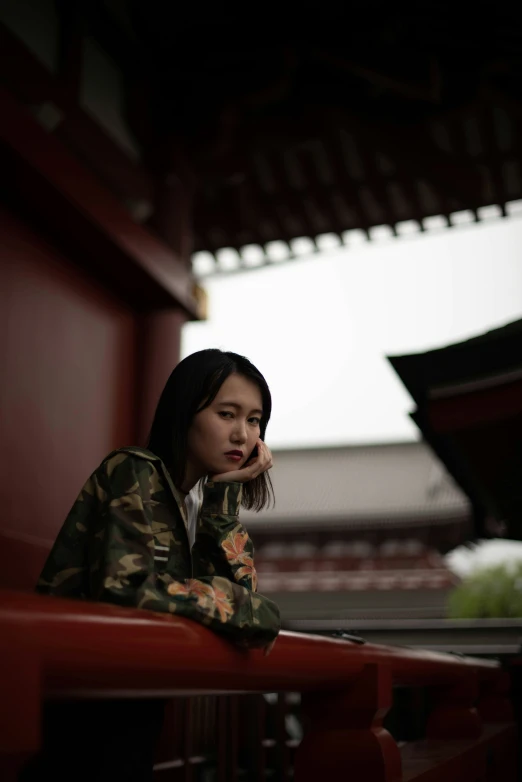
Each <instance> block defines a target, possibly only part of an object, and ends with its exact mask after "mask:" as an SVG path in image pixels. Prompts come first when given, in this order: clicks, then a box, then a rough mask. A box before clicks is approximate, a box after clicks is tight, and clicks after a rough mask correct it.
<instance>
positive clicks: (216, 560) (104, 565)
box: [36, 448, 280, 646]
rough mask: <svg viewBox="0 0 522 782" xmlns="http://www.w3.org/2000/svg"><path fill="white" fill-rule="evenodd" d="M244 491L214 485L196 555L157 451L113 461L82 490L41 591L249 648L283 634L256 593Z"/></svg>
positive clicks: (207, 489) (116, 456)
mask: <svg viewBox="0 0 522 782" xmlns="http://www.w3.org/2000/svg"><path fill="white" fill-rule="evenodd" d="M241 493H242V485H241V484H240V483H225V482H223V483H221V482H215V483H214V482H212V481H208V482H207V483H206V484H205V486H204V489H203V502H202V506H201V511H200V514H199V518H198V527H197V531H196V540H195V543H194V545H193V547H192V551H191V550H190V545H189V540H188V533H187V517H186V512H185V504H184V498H183V495H182V494H181V493H180V492H179V491H178V490H177V488H176V486H175V485H174V483H173V482H172V479H171V477H170V475H169V473H168V470H167V469H166V467H165V465H164V464H163V462H162V461H161V460H160V459H159V458H158V457H157V456H155V455H154V454H153V453H151V452H150V451H145V450H143V449H141V448H122V449H120V450H118V451H113V453H111V454H109V456H108V457H107V458H106V459H105V460H104V461H103V462H102V464H101V465H100V467H98V469H97V470H95V472H94V473H93V474H92V475H91V477H90V478H89V480H88V481H87V483H86V484H85V485H84V487H83V488H82V490H81V492H80V494H79V496H78V499H77V500H76V502H75V503H74V505H73V507H72V509H71V511H70V513H69V515H68V516H67V518H66V520H65V523H64V525H63V527H62V529H61V530H60V532H59V534H58V537H57V539H56V542H55V544H54V546H53V548H52V550H51V553H50V554H49V557H48V559H47V562H46V564H45V566H44V568H43V571H42V573H41V575H40V578H39V580H38V584H37V587H36V589H37V591H38V592H41V593H43V594H52V595H60V596H63V597H76V598H81V599H85V600H98V601H103V602H108V603H116V604H118V605H122V606H134V607H137V608H147V609H150V610H152V611H162V612H165V613H171V614H177V615H179V616H184V617H188V618H190V619H194V620H196V621H198V622H201V623H202V624H204V625H207V626H208V627H209V628H211V629H212V630H215V631H216V632H217V633H220V634H222V635H225V636H228V637H229V638H231V639H233V640H235V641H236V642H237V643H240V644H244V645H247V646H264V645H266V644H267V643H268V642H269V641H271V640H272V639H273V638H275V637H276V636H277V634H278V632H279V628H280V619H279V611H278V609H277V606H276V605H275V604H274V603H273V602H272V601H271V600H268V598H266V597H264V596H263V595H260V594H258V593H257V592H256V587H257V578H256V572H255V569H254V562H253V553H254V550H253V545H252V542H251V540H250V538H249V536H248V534H247V532H246V531H245V529H244V528H243V527H242V526H241V524H240V523H239V521H238V512H239V507H240V504H241Z"/></svg>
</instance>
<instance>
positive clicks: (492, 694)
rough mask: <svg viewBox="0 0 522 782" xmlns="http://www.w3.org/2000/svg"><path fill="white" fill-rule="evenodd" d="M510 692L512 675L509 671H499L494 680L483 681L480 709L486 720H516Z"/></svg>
mask: <svg viewBox="0 0 522 782" xmlns="http://www.w3.org/2000/svg"><path fill="white" fill-rule="evenodd" d="M510 693H511V676H510V675H509V672H508V671H499V673H498V676H496V677H495V678H494V679H493V680H490V679H489V680H487V681H485V682H482V684H481V685H480V699H479V702H478V711H479V714H480V716H481V717H482V719H483V721H484V722H494V723H495V722H514V721H515V715H514V710H513V704H512V703H511V698H510Z"/></svg>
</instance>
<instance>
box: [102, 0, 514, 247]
mask: <svg viewBox="0 0 522 782" xmlns="http://www.w3.org/2000/svg"><path fill="white" fill-rule="evenodd" d="M87 6H88V7H89V9H90V11H89V14H90V24H91V26H92V30H93V32H94V34H95V35H96V37H97V38H98V40H99V41H100V43H101V44H102V45H103V46H104V48H105V49H107V50H108V52H109V53H110V54H111V56H112V57H113V58H114V59H116V60H117V61H118V62H119V63H120V65H121V67H122V69H123V71H124V73H125V75H126V84H127V117H128V122H129V124H130V126H131V127H132V130H133V133H134V135H135V137H136V138H137V139H138V140H139V142H140V144H141V146H142V149H143V150H144V160H145V162H146V163H147V165H150V166H152V167H153V168H154V167H156V169H158V168H161V167H162V166H163V165H165V166H168V165H169V162H172V160H177V161H180V160H181V161H182V162H183V170H184V176H188V177H189V178H190V181H191V186H193V187H194V192H195V205H194V211H193V220H194V224H193V227H194V243H195V244H194V249H195V250H208V251H210V252H212V253H215V252H216V251H217V250H219V249H220V248H223V247H232V248H236V249H240V248H242V247H244V246H245V245H248V244H251V243H255V244H259V245H262V246H263V245H266V244H267V243H268V242H270V241H272V240H283V241H285V242H290V241H291V240H292V239H295V238H296V237H302V236H306V237H311V238H312V239H315V237H317V236H318V235H320V234H324V233H331V232H333V233H334V234H338V235H341V234H342V233H343V232H345V231H346V230H349V229H354V228H358V229H363V230H364V231H368V230H369V229H370V228H371V227H372V226H376V225H382V224H385V225H389V226H391V227H392V230H394V231H395V226H396V225H397V223H399V222H401V221H406V220H414V221H416V222H418V223H419V224H420V225H421V227H422V221H423V220H424V219H425V218H426V217H428V216H430V215H444V216H446V217H448V216H449V215H451V214H452V213H453V212H455V211H459V210H462V209H471V210H472V211H474V212H475V214H476V210H477V209H479V208H480V207H481V206H487V205H491V204H498V205H499V206H500V207H501V209H502V210H504V205H505V203H506V202H509V201H511V200H517V199H520V198H522V172H521V170H520V161H521V138H522V18H521V11H520V10H513V9H515V8H517V4H511V3H508V2H497V3H496V4H495V5H494V6H491V5H488V6H486V5H481V4H478V5H475V6H473V7H472V6H467V4H466V8H459V7H458V6H456V5H455V4H454V3H453V4H451V3H423V4H417V6H416V7H415V8H416V10H413V11H412V10H408V11H405V10H400V9H397V8H396V7H395V6H394V5H392V6H390V7H389V10H383V9H382V6H381V4H379V5H374V6H372V4H371V3H370V4H368V3H367V4H365V5H364V10H361V9H362V8H363V6H362V5H361V9H359V10H358V9H357V4H347V5H346V10H345V11H344V12H342V13H340V12H338V11H337V12H333V11H332V12H331V13H329V12H328V10H329V9H328V4H318V3H317V4H314V3H312V4H308V5H307V6H306V10H302V9H301V10H300V11H299V14H298V15H297V14H296V15H294V16H290V15H289V16H288V17H284V18H283V19H280V18H279V17H280V16H282V15H283V13H285V12H286V13H288V14H289V13H290V12H289V11H287V9H286V8H283V7H282V8H280V9H279V11H278V13H270V12H269V10H268V9H267V10H265V9H264V8H263V9H261V10H259V9H256V10H255V13H254V11H249V13H252V14H253V15H252V16H248V17H247V15H246V12H245V13H244V14H242V15H239V16H238V15H234V17H232V16H230V15H228V16H227V15H226V14H219V15H218V14H214V15H213V14H212V13H210V14H208V13H207V12H205V13H202V11H201V9H200V7H199V6H196V5H194V6H192V5H188V6H187V7H186V8H184V9H183V10H180V9H181V4H177V3H168V2H163V1H160V0H148V2H143V1H142V0H98V1H96V2H92V3H90V4H87ZM169 149H170V150H171V151H172V158H171V160H170V161H169V154H170V153H169ZM172 165H174V164H172Z"/></svg>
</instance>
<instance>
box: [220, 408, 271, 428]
mask: <svg viewBox="0 0 522 782" xmlns="http://www.w3.org/2000/svg"><path fill="white" fill-rule="evenodd" d="M219 415H220V416H221V418H226V419H228V420H230V419H231V418H233V417H234V413H231V412H229V411H228V410H220V411H219ZM248 423H249V424H252V426H259V424H260V423H261V419H260V418H258V417H257V416H252V418H249V419H248Z"/></svg>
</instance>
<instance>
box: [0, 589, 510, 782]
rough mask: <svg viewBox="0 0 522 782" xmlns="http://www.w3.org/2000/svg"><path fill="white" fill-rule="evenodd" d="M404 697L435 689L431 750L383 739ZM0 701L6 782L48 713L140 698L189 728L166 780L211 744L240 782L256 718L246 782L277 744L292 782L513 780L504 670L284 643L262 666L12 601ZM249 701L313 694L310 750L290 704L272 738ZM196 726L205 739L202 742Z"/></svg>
mask: <svg viewBox="0 0 522 782" xmlns="http://www.w3.org/2000/svg"><path fill="white" fill-rule="evenodd" d="M394 685H395V686H397V685H400V686H402V687H409V688H428V692H429V693H430V700H431V706H430V712H429V715H428V718H427V723H426V729H425V736H424V738H423V739H422V740H420V741H415V742H411V743H406V744H402V743H400V742H399V743H397V741H396V740H395V739H394V738H393V737H392V735H390V733H389V732H388V731H387V730H385V729H384V728H383V724H382V723H383V718H384V717H385V715H386V712H387V711H388V709H389V708H390V706H391V703H392V691H393V690H392V688H393V686H394ZM0 688H1V693H2V696H1V716H0V764H3V765H0V771H2V770H3V775H0V776H1V778H2V779H5V780H6V782H7V781H8V780H15V779H16V778H17V776H16V774H17V771H16V770H17V769H18V768H20V767H21V766H22V765H23V763H24V761H25V759H26V758H27V757H28V756H30V755H31V754H32V753H34V752H36V751H37V750H38V748H39V746H40V741H41V726H40V714H41V708H42V704H43V702H44V701H45V700H46V699H56V698H61V699H63V698H75V699H83V698H89V699H92V698H101V699H104V698H120V697H121V698H128V697H130V696H132V697H148V698H150V697H158V698H163V699H166V698H169V699H173V700H172V702H171V704H170V705H169V708H168V709H167V712H168V713H170V719H172V720H174V721H175V720H176V719H177V720H181V721H182V722H183V724H184V726H185V732H184V734H183V735H184V736H185V746H184V747H180V746H177V747H174V743H173V745H172V750H171V751H172V756H171V757H170V758H169V757H168V756H166V754H165V752H166V751H165V746H164V742H163V750H162V752H163V759H162V760H161V762H158V765H157V776H158V778H159V779H161V778H163V777H162V771H165V772H166V771H170V772H172V770H173V769H175V768H182V767H183V766H184V765H185V766H186V767H187V770H186V773H185V772H183V773H185V776H184V777H183V776H182V777H180V778H184V779H192V778H194V777H192V776H191V772H190V771H189V770H188V765H189V764H190V763H189V761H192V763H197V762H198V757H200V756H199V755H198V746H199V750H201V751H204V745H205V743H206V744H207V745H208V743H209V742H213V743H214V745H217V746H218V748H219V747H221V748H222V750H223V752H222V753H220V752H218V755H217V760H216V763H217V771H216V773H217V779H220V780H221V779H223V780H226V781H227V782H229V780H230V782H232V780H233V779H235V778H236V775H237V773H238V764H237V753H238V752H240V750H241V746H240V744H241V741H244V740H247V739H246V738H244V737H243V738H242V736H243V734H242V733H241V728H242V727H244V726H243V723H242V719H241V713H242V708H245V707H246V708H247V710H248V713H249V714H250V717H251V719H252V720H253V722H254V723H256V720H257V728H256V729H255V730H253V732H252V731H251V732H250V733H249V734H248V736H249V738H248V740H250V741H253V742H254V743H255V744H256V746H252V747H251V748H250V751H251V754H252V755H253V756H256V757H257V755H256V753H258V755H259V762H257V763H256V769H255V770H254V771H251V772H249V773H251V774H254V776H248V777H245V776H244V775H243V778H247V779H251V778H252V779H258V778H259V779H262V778H264V769H263V764H264V761H263V758H262V757H261V754H262V753H261V754H259V752H260V748H261V749H263V751H264V752H265V759H266V753H269V752H270V750H271V748H274V745H278V744H279V746H278V747H277V746H276V749H277V748H278V753H279V754H278V758H279V761H278V762H279V766H280V768H283V771H282V772H281V776H280V777H278V778H281V779H282V778H284V777H285V776H286V778H289V776H290V774H291V768H292V766H294V768H295V779H296V780H297V782H308V780H310V782H311V781H312V780H314V782H315V780H323V779H324V780H325V779H328V778H334V775H335V778H336V779H344V778H345V777H346V778H350V779H359V778H361V779H362V778H364V780H367V781H368V782H377V780H378V781H379V782H392V781H395V780H397V781H398V780H401V779H402V780H419V781H420V780H423V782H427V780H435V779H443V778H444V782H453V781H454V782H457V781H460V780H466V782H475V780H476V781H477V782H478V781H479V780H480V782H484V781H485V780H490V779H493V778H495V779H496V780H500V779H502V780H506V781H507V782H510V781H511V780H515V778H516V729H515V725H514V723H513V715H512V707H511V703H510V700H509V676H508V675H507V674H506V672H505V671H503V670H502V669H501V668H500V666H499V664H498V663H497V662H493V661H487V660H480V659H473V658H463V657H462V658H461V657H455V656H453V655H445V654H439V653H434V652H421V651H418V650H412V649H408V648H406V647H404V648H399V647H397V648H394V647H385V646H378V645H373V644H357V643H351V642H349V641H345V640H337V639H330V638H324V637H319V636H311V635H301V634H296V633H287V632H284V633H282V634H281V636H280V637H279V639H278V641H277V643H276V645H275V648H274V650H273V651H272V653H271V654H270V656H268V657H264V656H263V654H262V652H261V651H257V650H255V651H245V650H241V649H237V648H235V647H234V646H232V645H231V644H229V643H228V642H227V641H224V640H222V639H220V638H218V637H217V636H215V635H214V634H212V633H211V632H210V631H208V630H207V629H205V628H204V627H202V626H200V625H198V624H196V623H194V622H190V621H188V620H183V619H179V618H177V617H175V616H167V615H162V614H154V613H151V612H148V611H139V610H132V609H123V608H118V607H115V606H108V605H97V604H89V603H82V602H77V601H68V600H62V599H56V598H46V597H41V596H38V595H32V594H25V593H16V592H7V591H6V592H0ZM247 693H252V694H255V693H301V694H302V704H301V705H302V713H301V718H302V720H303V723H304V725H305V728H306V730H305V735H304V738H303V740H302V741H301V742H300V744H299V746H297V747H296V746H295V745H296V744H297V743H298V742H297V741H293V742H292V741H288V740H286V741H285V738H284V726H283V728H282V724H283V723H282V720H283V721H284V717H285V708H286V706H285V704H286V700H287V699H286V698H285V697H282V698H281V697H280V698H279V701H278V703H279V708H278V709H276V711H275V722H276V726H275V733H274V736H273V738H270V737H267V736H266V735H263V724H262V722H263V717H262V715H261V712H260V711H259V710H258V707H260V706H261V705H262V704H263V703H265V701H263V700H262V699H260V698H259V696H256V695H249V696H247V695H246V694H247ZM224 695H226V696H227V697H226V698H224V697H220V696H224ZM238 695H241V698H238ZM189 696H190V697H189ZM203 696H204V697H203ZM253 703H257V706H255V708H252V704H253ZM169 709H170V712H169ZM187 725H193V726H194V730H193V732H192V734H191V735H189V733H187ZM215 731H217V736H216V735H215V733H214V732H215ZM178 733H179V731H178ZM196 734H197V735H196ZM198 742H199V745H198ZM178 743H179V742H178ZM399 744H401V745H400V746H399ZM188 745H190V746H188ZM201 748H203V749H201ZM167 751H168V750H167ZM294 754H295V757H294ZM285 769H286V771H285ZM164 778H165V779H167V778H174V777H173V776H172V775H171V776H170V777H167V776H165V777H164Z"/></svg>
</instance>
